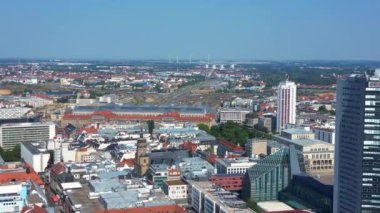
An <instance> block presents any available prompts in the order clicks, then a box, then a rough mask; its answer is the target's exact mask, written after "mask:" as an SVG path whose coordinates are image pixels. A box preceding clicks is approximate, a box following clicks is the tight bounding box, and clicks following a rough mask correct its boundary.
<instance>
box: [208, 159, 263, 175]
mask: <svg viewBox="0 0 380 213" xmlns="http://www.w3.org/2000/svg"><path fill="white" fill-rule="evenodd" d="M256 163H257V162H256V161H252V160H250V159H249V158H248V157H240V158H219V159H217V160H216V161H215V167H216V171H217V174H245V172H246V171H247V169H249V168H251V167H252V166H253V165H255V164H256Z"/></svg>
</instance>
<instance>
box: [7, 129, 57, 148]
mask: <svg viewBox="0 0 380 213" xmlns="http://www.w3.org/2000/svg"><path fill="white" fill-rule="evenodd" d="M54 136H55V125H54V124H53V123H8V124H3V125H1V126H0V146H1V147H2V148H3V149H12V148H13V147H14V146H16V145H17V144H20V143H22V142H47V141H49V140H51V139H53V138H54Z"/></svg>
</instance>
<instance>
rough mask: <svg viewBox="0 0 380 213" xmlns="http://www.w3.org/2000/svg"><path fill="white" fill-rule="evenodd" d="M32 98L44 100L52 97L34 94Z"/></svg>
mask: <svg viewBox="0 0 380 213" xmlns="http://www.w3.org/2000/svg"><path fill="white" fill-rule="evenodd" d="M30 96H32V97H37V98H42V99H50V97H49V96H48V95H45V94H32V95H30Z"/></svg>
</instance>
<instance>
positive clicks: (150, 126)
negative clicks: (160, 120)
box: [147, 120, 154, 134]
mask: <svg viewBox="0 0 380 213" xmlns="http://www.w3.org/2000/svg"><path fill="white" fill-rule="evenodd" d="M147 123H148V131H149V134H153V130H154V121H153V120H149V121H147Z"/></svg>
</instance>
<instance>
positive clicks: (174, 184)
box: [163, 180, 188, 200]
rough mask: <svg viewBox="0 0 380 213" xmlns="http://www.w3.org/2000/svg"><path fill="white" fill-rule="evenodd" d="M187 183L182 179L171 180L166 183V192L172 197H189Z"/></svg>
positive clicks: (174, 198)
mask: <svg viewBox="0 0 380 213" xmlns="http://www.w3.org/2000/svg"><path fill="white" fill-rule="evenodd" d="M187 187H188V186H187V184H186V183H185V182H183V181H182V180H171V181H166V182H165V183H164V187H163V188H164V192H165V194H167V195H168V196H169V198H170V199H173V200H176V199H186V198H187V189H188V188H187Z"/></svg>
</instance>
